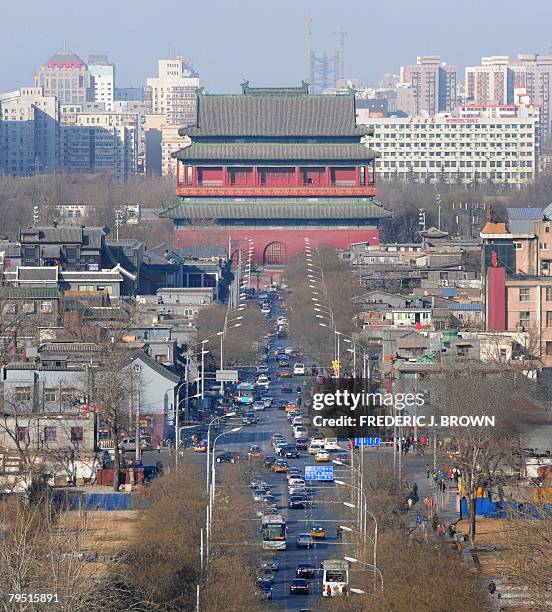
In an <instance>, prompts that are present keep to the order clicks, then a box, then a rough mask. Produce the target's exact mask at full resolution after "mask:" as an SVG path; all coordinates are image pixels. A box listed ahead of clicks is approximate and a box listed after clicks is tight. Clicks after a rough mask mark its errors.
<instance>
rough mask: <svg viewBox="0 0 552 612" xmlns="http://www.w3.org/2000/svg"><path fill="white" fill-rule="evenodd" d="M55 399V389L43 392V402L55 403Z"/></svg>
mask: <svg viewBox="0 0 552 612" xmlns="http://www.w3.org/2000/svg"><path fill="white" fill-rule="evenodd" d="M56 397H57V393H56V390H55V389H45V390H44V401H45V402H55V401H56Z"/></svg>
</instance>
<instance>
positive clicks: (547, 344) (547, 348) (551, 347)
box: [544, 342, 552, 355]
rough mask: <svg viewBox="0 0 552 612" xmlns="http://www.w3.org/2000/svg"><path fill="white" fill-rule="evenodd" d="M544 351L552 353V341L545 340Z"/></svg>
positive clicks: (548, 353)
mask: <svg viewBox="0 0 552 612" xmlns="http://www.w3.org/2000/svg"><path fill="white" fill-rule="evenodd" d="M544 352H545V353H546V354H547V355H552V342H545V343H544Z"/></svg>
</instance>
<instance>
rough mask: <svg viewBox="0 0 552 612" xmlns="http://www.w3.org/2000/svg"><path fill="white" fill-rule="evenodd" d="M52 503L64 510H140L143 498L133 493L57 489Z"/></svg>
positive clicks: (143, 503) (142, 506) (143, 505)
mask: <svg viewBox="0 0 552 612" xmlns="http://www.w3.org/2000/svg"><path fill="white" fill-rule="evenodd" d="M54 504H55V505H56V506H57V507H59V508H63V509H65V510H140V509H142V508H144V507H145V502H144V498H143V497H142V496H140V495H136V494H133V493H115V492H113V493H92V492H90V493H89V492H88V491H71V490H67V489H64V490H57V491H55V492H54Z"/></svg>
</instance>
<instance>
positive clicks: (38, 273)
mask: <svg viewBox="0 0 552 612" xmlns="http://www.w3.org/2000/svg"><path fill="white" fill-rule="evenodd" d="M17 280H18V281H50V282H53V283H56V282H57V280H58V269H57V268H56V267H55V266H51V267H44V268H40V267H36V268H32V267H26V266H18V267H17Z"/></svg>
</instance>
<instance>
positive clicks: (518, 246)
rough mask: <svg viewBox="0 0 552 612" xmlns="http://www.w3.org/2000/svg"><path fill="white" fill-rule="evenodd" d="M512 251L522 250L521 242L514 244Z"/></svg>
mask: <svg viewBox="0 0 552 612" xmlns="http://www.w3.org/2000/svg"><path fill="white" fill-rule="evenodd" d="M514 249H515V250H516V251H521V250H522V249H523V243H521V242H514Z"/></svg>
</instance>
